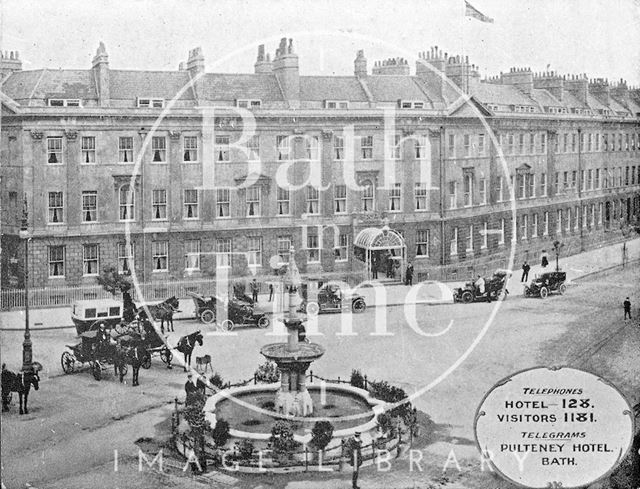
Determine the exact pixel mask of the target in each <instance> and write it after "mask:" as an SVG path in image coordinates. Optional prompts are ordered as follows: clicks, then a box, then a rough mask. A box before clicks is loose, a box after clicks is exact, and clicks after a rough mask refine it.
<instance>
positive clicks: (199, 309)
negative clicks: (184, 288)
mask: <svg viewBox="0 0 640 489" xmlns="http://www.w3.org/2000/svg"><path fill="white" fill-rule="evenodd" d="M187 293H188V294H189V295H190V296H191V297H192V298H193V302H194V304H195V311H196V317H197V318H198V319H199V320H200V321H202V322H203V323H205V324H212V323H214V322H215V321H216V318H217V317H218V316H217V309H218V307H223V308H226V311H227V317H226V318H225V319H224V320H223V321H221V322H220V324H219V327H220V328H221V329H222V330H224V331H231V330H232V329H233V328H235V326H236V325H249V326H257V327H258V328H266V327H268V326H269V324H270V320H269V316H268V315H267V312H266V311H265V310H263V308H262V307H260V306H259V305H258V304H255V303H252V302H248V301H244V300H241V299H238V298H236V297H234V298H232V299H229V300H224V299H221V298H219V297H215V296H214V297H205V296H202V295H200V294H197V293H195V292H187Z"/></svg>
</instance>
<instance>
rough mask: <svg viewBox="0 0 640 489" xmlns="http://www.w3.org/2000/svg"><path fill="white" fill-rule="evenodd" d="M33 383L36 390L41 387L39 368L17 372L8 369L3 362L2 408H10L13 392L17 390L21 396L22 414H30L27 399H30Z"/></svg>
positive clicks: (5, 409) (4, 409)
mask: <svg viewBox="0 0 640 489" xmlns="http://www.w3.org/2000/svg"><path fill="white" fill-rule="evenodd" d="M32 385H33V388H34V389H35V390H38V389H39V388H40V375H38V371H37V370H34V371H33V372H22V373H19V374H16V373H14V372H11V371H9V370H7V369H6V366H5V364H2V410H3V411H8V410H9V402H10V400H11V393H12V392H17V393H18V396H20V414H29V409H28V408H27V400H28V399H29V391H30V390H31V386H32ZM23 397H24V409H23V401H22V399H23Z"/></svg>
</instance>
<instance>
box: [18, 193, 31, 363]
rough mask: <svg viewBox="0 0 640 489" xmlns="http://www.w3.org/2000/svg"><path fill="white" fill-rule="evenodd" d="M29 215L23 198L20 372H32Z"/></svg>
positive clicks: (25, 200)
mask: <svg viewBox="0 0 640 489" xmlns="http://www.w3.org/2000/svg"><path fill="white" fill-rule="evenodd" d="M28 217H29V213H28V210H27V196H26V195H25V196H24V205H23V208H22V225H21V226H20V239H23V240H24V341H23V342H22V371H23V372H31V370H33V345H32V343H31V332H30V331H29V240H30V239H31V238H29V231H28V229H27V226H28V222H29V220H28Z"/></svg>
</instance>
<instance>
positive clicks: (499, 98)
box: [476, 82, 537, 106]
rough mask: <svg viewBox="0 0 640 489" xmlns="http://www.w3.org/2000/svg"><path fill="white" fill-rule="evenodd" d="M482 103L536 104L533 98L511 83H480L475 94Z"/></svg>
mask: <svg viewBox="0 0 640 489" xmlns="http://www.w3.org/2000/svg"><path fill="white" fill-rule="evenodd" d="M476 99H478V100H479V101H480V102H482V103H485V104H486V103H490V104H497V105H534V106H535V105H537V104H536V103H535V101H534V100H532V99H531V98H530V97H528V96H527V95H526V94H525V93H523V92H521V91H520V90H518V89H517V88H516V87H514V86H512V85H498V84H494V83H482V82H481V83H480V84H479V86H478V93H477V95H476Z"/></svg>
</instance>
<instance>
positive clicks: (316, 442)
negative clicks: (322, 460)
mask: <svg viewBox="0 0 640 489" xmlns="http://www.w3.org/2000/svg"><path fill="white" fill-rule="evenodd" d="M332 438H333V425H332V424H331V423H330V422H329V421H318V422H316V424H314V425H313V429H312V430H311V444H312V445H313V446H314V447H316V448H317V449H318V450H319V451H320V452H322V451H323V450H324V449H325V448H326V447H327V445H328V444H329V443H330V442H331V439H332Z"/></svg>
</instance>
